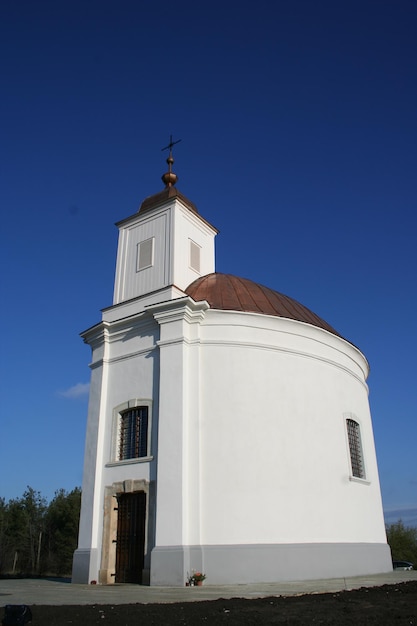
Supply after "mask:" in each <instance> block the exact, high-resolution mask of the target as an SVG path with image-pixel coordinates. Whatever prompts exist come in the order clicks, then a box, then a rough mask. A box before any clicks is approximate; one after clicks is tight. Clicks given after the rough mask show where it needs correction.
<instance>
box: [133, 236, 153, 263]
mask: <svg viewBox="0 0 417 626" xmlns="http://www.w3.org/2000/svg"><path fill="white" fill-rule="evenodd" d="M153 242H154V237H151V238H150V239H146V241H141V242H140V243H138V251H137V263H136V267H137V271H139V270H143V269H145V268H146V267H151V266H152V265H153Z"/></svg>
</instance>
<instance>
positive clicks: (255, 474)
mask: <svg viewBox="0 0 417 626" xmlns="http://www.w3.org/2000/svg"><path fill="white" fill-rule="evenodd" d="M167 162H168V165H169V171H168V172H167V173H166V174H165V175H164V176H163V181H164V183H165V189H164V190H163V191H162V192H160V193H157V194H156V195H154V196H151V197H150V198H147V199H146V200H145V201H144V202H143V203H142V205H141V207H140V209H139V211H138V212H137V213H136V214H134V215H133V216H131V217H129V218H127V219H125V220H122V221H121V222H119V223H118V227H119V245H118V255H117V263H116V278H115V287H114V300H113V305H112V306H110V307H109V308H107V309H104V310H103V313H102V321H101V322H100V323H99V324H97V325H96V326H93V327H92V328H90V329H89V330H87V331H85V332H84V333H83V334H82V336H83V338H84V341H85V342H86V343H88V344H89V345H90V346H91V350H92V361H91V365H90V367H91V387H90V400H89V409H88V420H87V435H86V448H85V463H84V478H83V488H82V507H81V519H80V530H79V543H78V548H77V550H76V552H75V554H74V563H73V582H79V583H87V582H91V581H92V580H96V581H97V582H99V583H111V582H137V583H142V584H151V585H160V586H162V585H167V586H183V585H184V583H185V581H186V579H187V576H188V574H190V573H191V572H192V571H193V570H196V571H200V572H204V573H205V574H206V576H207V583H209V584H210V583H211V584H227V583H230V584H232V583H248V582H268V581H281V580H303V579H313V578H330V577H341V576H355V575H363V574H371V573H378V572H387V571H390V570H391V569H392V564H391V556H390V550H389V547H388V545H387V542H386V535H385V526H384V519H383V512H382V502H381V494H380V486H379V478H378V468H377V461H376V454H375V446H374V438H373V431H372V422H371V415H370V409H369V402H368V388H367V384H366V378H367V375H368V363H367V361H366V359H365V357H364V356H363V354H362V353H361V352H360V351H359V350H358V349H357V348H356V347H355V346H354V345H353V344H351V343H350V342H349V341H346V340H345V339H344V338H342V337H341V336H340V335H339V334H338V333H337V332H336V331H335V330H334V329H333V328H332V327H331V326H329V325H328V324H327V323H326V322H325V321H324V320H322V319H321V318H319V317H318V316H317V315H315V314H314V313H313V312H312V311H310V310H309V309H307V308H306V307H304V306H303V305H301V304H300V303H298V302H296V301H295V300H293V299H291V298H289V297H287V296H284V295H283V294H280V293H278V292H276V291H273V290H271V289H268V288H267V287H264V286H262V285H259V284H257V283H254V282H252V281H249V280H247V279H243V278H238V277H236V276H231V275H228V274H219V273H216V271H215V254H214V253H215V250H214V239H215V236H216V234H217V230H216V229H215V228H214V227H213V226H212V225H211V224H209V223H208V222H207V221H206V220H205V219H204V218H203V217H202V216H201V215H200V214H199V213H198V210H197V209H196V207H195V206H194V204H193V203H192V202H190V201H189V200H188V199H187V198H186V197H185V196H183V195H182V194H181V192H179V191H178V190H177V189H176V187H175V182H176V177H175V174H173V172H172V163H173V159H172V155H171V153H170V156H169V158H168V160H167Z"/></svg>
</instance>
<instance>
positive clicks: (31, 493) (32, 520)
mask: <svg viewBox="0 0 417 626" xmlns="http://www.w3.org/2000/svg"><path fill="white" fill-rule="evenodd" d="M45 511H46V500H45V499H44V498H43V497H42V496H41V494H40V492H39V491H35V490H34V489H32V487H29V486H28V487H27V489H26V491H25V492H24V494H23V496H22V497H21V498H19V499H14V500H10V501H9V502H8V504H7V505H6V508H5V511H4V516H5V521H4V536H5V539H6V541H5V543H6V546H7V550H6V552H7V560H8V564H7V569H9V570H10V571H11V572H12V573H22V574H37V573H39V572H40V569H41V550H42V538H43V525H44V524H43V522H44V514H45ZM11 561H12V562H11Z"/></svg>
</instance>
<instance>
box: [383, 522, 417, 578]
mask: <svg viewBox="0 0 417 626" xmlns="http://www.w3.org/2000/svg"><path fill="white" fill-rule="evenodd" d="M387 541H388V544H389V546H390V548H391V554H392V558H393V560H394V561H409V562H410V563H413V565H414V569H417V528H414V527H409V526H408V527H407V526H404V524H403V522H402V521H401V520H398V522H396V523H395V524H390V525H389V526H387Z"/></svg>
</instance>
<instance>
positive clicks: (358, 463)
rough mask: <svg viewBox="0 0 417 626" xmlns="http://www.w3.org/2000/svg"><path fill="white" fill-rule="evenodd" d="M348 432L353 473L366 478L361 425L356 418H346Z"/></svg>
mask: <svg viewBox="0 0 417 626" xmlns="http://www.w3.org/2000/svg"><path fill="white" fill-rule="evenodd" d="M346 426H347V433H348V439H349V451H350V463H351V466H352V475H353V476H355V477H356V478H365V470H364V464H363V454H362V445H361V433H360V426H359V424H358V422H355V420H352V419H347V420H346Z"/></svg>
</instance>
